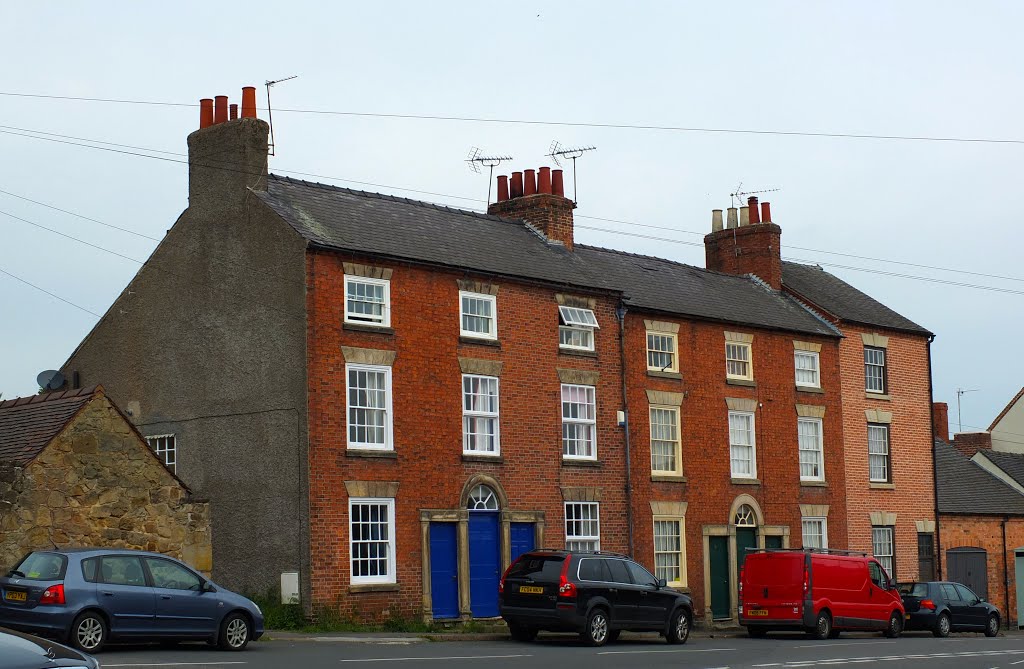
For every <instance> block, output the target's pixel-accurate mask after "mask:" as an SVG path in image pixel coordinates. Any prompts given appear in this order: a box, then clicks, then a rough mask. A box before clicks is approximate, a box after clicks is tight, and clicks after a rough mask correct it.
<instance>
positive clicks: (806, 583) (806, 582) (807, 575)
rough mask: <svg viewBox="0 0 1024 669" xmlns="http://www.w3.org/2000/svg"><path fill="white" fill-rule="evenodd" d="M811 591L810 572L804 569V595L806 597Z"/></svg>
mask: <svg viewBox="0 0 1024 669" xmlns="http://www.w3.org/2000/svg"><path fill="white" fill-rule="evenodd" d="M810 591H811V572H809V571H808V570H807V567H804V594H805V595H806V594H807V593H808V592H810Z"/></svg>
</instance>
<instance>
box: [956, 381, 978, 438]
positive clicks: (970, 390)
mask: <svg viewBox="0 0 1024 669" xmlns="http://www.w3.org/2000/svg"><path fill="white" fill-rule="evenodd" d="M979 390H981V388H957V389H956V424H957V425H958V426H959V429H958V430H957V432H963V431H964V424H963V421H962V420H960V397H961V396H962V395H966V394H967V393H976V392H978V391H979Z"/></svg>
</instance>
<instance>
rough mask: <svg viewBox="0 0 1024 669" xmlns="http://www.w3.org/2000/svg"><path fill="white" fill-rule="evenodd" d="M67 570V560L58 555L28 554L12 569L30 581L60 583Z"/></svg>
mask: <svg viewBox="0 0 1024 669" xmlns="http://www.w3.org/2000/svg"><path fill="white" fill-rule="evenodd" d="M67 568H68V559H67V558H66V557H64V556H63V555H60V554H58V553H29V554H28V555H26V556H25V559H24V560H22V561H21V564H19V565H18V566H17V567H15V568H14V569H15V570H16V571H20V572H21V573H22V574H24V575H23V576H22V577H21V578H27V579H29V580H32V581H60V580H63V579H64V574H65V572H66V570H67Z"/></svg>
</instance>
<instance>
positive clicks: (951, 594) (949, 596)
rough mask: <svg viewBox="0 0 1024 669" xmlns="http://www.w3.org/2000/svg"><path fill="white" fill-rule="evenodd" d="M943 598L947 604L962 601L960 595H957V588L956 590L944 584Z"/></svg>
mask: <svg viewBox="0 0 1024 669" xmlns="http://www.w3.org/2000/svg"><path fill="white" fill-rule="evenodd" d="M942 596H943V597H945V598H946V601H947V602H958V601H960V595H958V594H957V593H956V588H954V587H953V586H952V585H950V584H949V583H943V584H942Z"/></svg>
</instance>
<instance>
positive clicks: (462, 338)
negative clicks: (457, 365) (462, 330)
mask: <svg viewBox="0 0 1024 669" xmlns="http://www.w3.org/2000/svg"><path fill="white" fill-rule="evenodd" d="M459 343H460V344H476V345H477V346H493V347H494V348H501V342H500V341H498V340H497V339H484V338H483V337H467V336H466V335H459Z"/></svg>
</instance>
